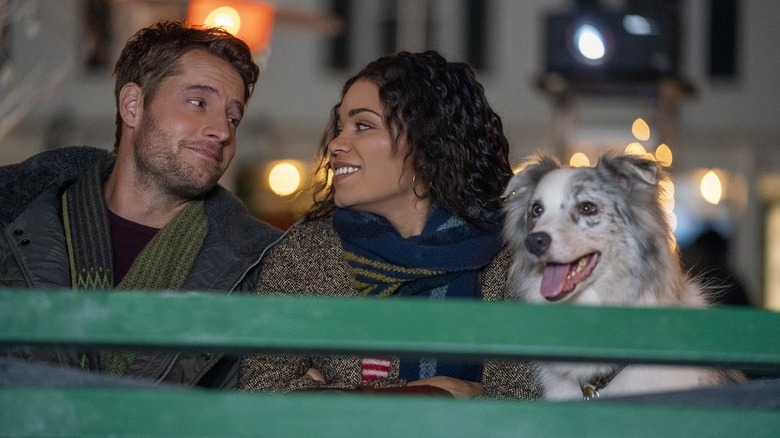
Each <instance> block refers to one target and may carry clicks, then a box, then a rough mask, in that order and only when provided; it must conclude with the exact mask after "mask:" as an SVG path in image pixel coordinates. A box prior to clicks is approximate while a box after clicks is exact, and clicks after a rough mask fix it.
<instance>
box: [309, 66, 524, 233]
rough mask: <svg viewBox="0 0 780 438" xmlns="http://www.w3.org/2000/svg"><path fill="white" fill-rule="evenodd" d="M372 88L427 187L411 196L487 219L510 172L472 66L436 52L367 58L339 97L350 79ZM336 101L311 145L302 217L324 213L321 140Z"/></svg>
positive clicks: (330, 202)
mask: <svg viewBox="0 0 780 438" xmlns="http://www.w3.org/2000/svg"><path fill="white" fill-rule="evenodd" d="M361 79H367V80H369V81H371V82H373V83H374V84H376V85H377V86H378V87H379V100H380V102H381V104H382V109H383V112H384V116H385V124H386V125H387V127H388V128H389V129H390V132H394V133H396V138H395V139H394V141H393V148H394V151H397V148H398V143H399V142H398V140H399V139H400V138H401V137H403V139H404V140H405V142H406V145H407V146H408V147H407V151H406V156H405V159H406V160H411V167H412V170H413V172H414V176H415V178H416V180H417V181H418V182H420V183H422V184H423V186H426V187H429V190H428V191H427V193H421V194H419V195H418V196H422V197H428V196H430V197H431V200H432V201H433V202H434V203H436V204H437V205H438V206H439V207H441V208H443V209H445V210H446V211H448V212H450V213H452V214H454V215H456V216H459V217H461V218H463V219H466V220H468V221H469V222H472V223H484V222H490V221H491V220H490V219H489V218H488V215H487V213H488V212H492V211H496V210H498V209H500V208H501V200H500V197H501V194H502V192H503V190H504V188H505V187H506V184H507V182H508V181H509V178H510V177H511V176H512V168H511V166H510V164H509V144H508V142H507V139H506V136H505V135H504V129H503V125H502V123H501V118H500V117H499V116H498V115H497V114H496V113H495V112H494V111H493V109H492V108H491V107H490V104H488V101H487V98H486V97H485V90H484V87H483V86H482V85H481V84H480V83H479V81H477V79H476V76H475V74H474V70H473V69H472V68H471V66H469V65H468V64H466V63H463V62H447V60H446V59H444V58H443V57H442V56H441V55H439V54H438V53H437V52H435V51H427V52H424V53H409V52H399V53H397V54H395V55H389V56H384V57H381V58H379V59H377V60H375V61H373V62H371V63H369V64H368V65H367V66H366V67H365V68H363V70H361V71H360V72H358V73H357V74H356V75H354V76H352V77H351V78H350V79H349V80H347V82H346V83H345V84H344V86H343V88H342V91H341V97H342V99H343V98H344V95H345V94H346V93H347V91H348V90H349V88H350V87H351V86H352V84H354V83H355V82H356V81H358V80H361ZM339 105H340V104H337V105H336V106H334V107H333V110H332V111H331V119H330V121H329V124H328V127H327V128H326V130H325V133H324V135H323V137H322V141H321V142H320V147H319V150H318V157H319V169H318V172H317V175H318V176H319V181H320V182H319V183H315V187H314V205H313V206H312V208H311V209H310V210H309V211H308V213H307V214H306V218H307V219H317V218H323V217H327V216H329V215H330V214H331V213H332V211H333V209H334V206H335V204H334V189H333V187H332V185H330V184H329V182H328V181H327V175H328V143H330V141H331V140H333V138H334V132H335V128H336V126H337V122H338V120H337V119H338V109H339Z"/></svg>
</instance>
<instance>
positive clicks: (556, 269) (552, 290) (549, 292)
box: [539, 263, 569, 300]
mask: <svg viewBox="0 0 780 438" xmlns="http://www.w3.org/2000/svg"><path fill="white" fill-rule="evenodd" d="M568 273H569V265H565V264H552V263H548V264H547V265H545V267H544V274H543V275H542V286H541V288H540V289H539V292H540V293H541V294H542V296H543V297H545V298H547V299H548V300H554V299H555V298H556V297H558V296H559V295H560V294H561V293H563V287H564V284H565V283H566V274H568Z"/></svg>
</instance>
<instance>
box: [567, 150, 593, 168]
mask: <svg viewBox="0 0 780 438" xmlns="http://www.w3.org/2000/svg"><path fill="white" fill-rule="evenodd" d="M569 165H570V166H572V167H588V166H590V160H589V159H588V156H587V155H585V154H583V153H582V152H577V153H575V154H574V155H572V156H571V158H570V159H569Z"/></svg>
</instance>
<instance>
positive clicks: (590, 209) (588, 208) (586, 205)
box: [578, 201, 599, 216]
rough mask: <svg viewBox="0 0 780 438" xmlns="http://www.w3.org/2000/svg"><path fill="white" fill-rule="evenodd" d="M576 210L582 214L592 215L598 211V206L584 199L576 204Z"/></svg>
mask: <svg viewBox="0 0 780 438" xmlns="http://www.w3.org/2000/svg"><path fill="white" fill-rule="evenodd" d="M578 210H579V212H580V214H581V215H583V216H593V215H594V214H596V213H598V211H599V209H598V207H596V204H594V203H592V202H590V201H585V202H583V203H581V204H580V205H579V206H578Z"/></svg>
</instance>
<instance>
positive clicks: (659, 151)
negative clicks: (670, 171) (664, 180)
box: [655, 143, 672, 167]
mask: <svg viewBox="0 0 780 438" xmlns="http://www.w3.org/2000/svg"><path fill="white" fill-rule="evenodd" d="M655 159H656V161H658V164H660V165H661V166H664V167H669V166H671V165H672V150H671V149H670V148H669V146H667V145H666V144H665V143H661V144H660V145H658V147H657V148H655Z"/></svg>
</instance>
